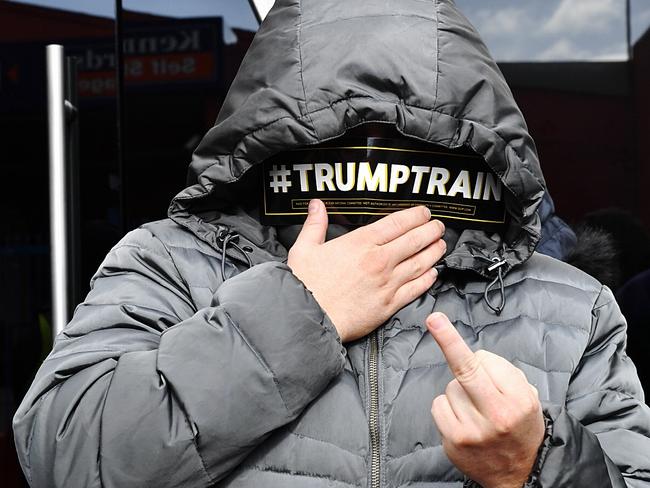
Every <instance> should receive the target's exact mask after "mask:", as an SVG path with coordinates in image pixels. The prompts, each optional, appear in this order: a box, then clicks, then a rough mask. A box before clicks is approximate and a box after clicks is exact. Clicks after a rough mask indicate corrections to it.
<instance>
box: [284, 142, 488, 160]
mask: <svg viewBox="0 0 650 488" xmlns="http://www.w3.org/2000/svg"><path fill="white" fill-rule="evenodd" d="M341 149H355V150H356V149H375V150H377V151H394V152H405V153H419V154H436V155H438V156H451V157H453V158H465V159H480V160H482V161H485V159H483V158H482V157H481V156H479V155H476V156H474V155H471V154H454V153H446V152H440V151H426V150H423V149H402V148H396V147H381V146H337V147H318V148H316V147H311V148H310V147H301V148H297V149H290V150H289V151H288V152H300V151H303V152H304V151H314V152H318V151H323V150H338V151H340V150H341Z"/></svg>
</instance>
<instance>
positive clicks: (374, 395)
mask: <svg viewBox="0 0 650 488" xmlns="http://www.w3.org/2000/svg"><path fill="white" fill-rule="evenodd" d="M378 336H379V333H378V332H377V331H376V330H375V331H374V332H373V333H372V335H371V336H370V354H369V355H368V382H369V384H370V409H369V415H368V423H369V427H370V453H371V454H370V488H379V486H380V474H381V469H380V448H381V441H380V438H379V372H378V369H379V368H378V363H379V338H378Z"/></svg>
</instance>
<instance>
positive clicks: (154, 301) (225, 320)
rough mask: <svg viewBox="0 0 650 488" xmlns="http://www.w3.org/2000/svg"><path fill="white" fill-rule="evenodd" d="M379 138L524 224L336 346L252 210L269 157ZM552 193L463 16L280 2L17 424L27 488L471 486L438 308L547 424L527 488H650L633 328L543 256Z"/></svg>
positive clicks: (107, 264)
mask: <svg viewBox="0 0 650 488" xmlns="http://www.w3.org/2000/svg"><path fill="white" fill-rule="evenodd" d="M370 121H374V122H385V123H387V124H392V125H394V126H395V127H396V128H397V129H398V130H399V131H401V132H402V133H403V134H404V135H406V136H408V137H414V138H416V139H420V140H423V141H430V142H432V143H436V144H442V145H444V146H448V147H458V146H463V145H464V146H469V147H471V148H473V149H474V150H475V151H476V152H477V153H479V154H480V155H482V156H483V157H484V158H485V160H486V161H487V163H488V164H489V165H490V166H491V167H492V168H493V170H494V171H495V172H496V173H497V174H498V175H499V176H500V177H501V179H502V181H503V183H504V186H505V188H506V189H507V191H506V192H504V193H506V194H507V195H506V203H507V209H508V212H509V215H510V224H509V227H508V229H507V231H506V232H504V234H503V235H496V234H495V235H486V234H485V233H483V232H477V231H465V232H464V233H463V234H462V235H460V236H459V238H458V240H457V242H456V244H455V246H453V247H452V248H451V249H450V252H449V253H448V255H447V256H446V258H445V259H444V260H443V261H442V262H441V263H440V265H439V266H440V270H441V274H440V279H439V281H438V283H437V284H436V285H435V286H434V287H433V288H432V289H431V290H429V292H428V293H426V294H424V295H422V296H421V297H420V298H418V299H417V300H415V301H414V302H413V303H411V304H409V305H408V306H407V307H405V308H403V309H402V310H400V311H399V312H398V313H397V314H395V315H394V316H393V317H392V318H391V319H390V320H388V321H387V322H386V323H385V324H384V325H383V326H382V327H380V328H379V329H378V330H377V331H376V332H375V333H373V334H372V335H371V336H370V337H367V338H364V339H361V340H359V341H356V342H353V343H350V344H346V345H345V347H343V346H342V345H341V343H340V341H339V338H338V335H337V333H336V330H335V329H334V327H333V325H332V323H331V322H330V320H329V318H328V317H327V315H326V314H325V313H324V312H323V310H322V309H321V308H320V306H319V305H318V303H317V302H316V301H315V299H314V298H313V296H312V295H311V293H310V292H309V291H308V290H307V289H306V288H305V287H304V286H303V284H302V283H301V282H300V281H299V280H298V279H297V278H296V277H295V276H294V275H293V274H292V273H291V271H290V270H289V268H288V267H287V266H286V264H285V261H286V255H287V250H286V248H285V247H284V246H283V245H282V244H281V243H280V242H279V241H278V239H277V234H276V231H275V229H274V228H270V227H265V226H262V225H261V224H260V223H259V221H258V220H257V219H256V218H255V210H254V205H253V204H248V203H247V202H246V200H247V199H249V198H250V195H251V193H250V189H249V188H250V185H253V187H254V188H256V187H257V186H259V185H257V184H256V183H255V181H256V174H257V173H256V171H257V169H258V168H259V163H260V162H261V161H263V160H264V159H265V158H268V157H269V156H271V155H272V154H275V153H277V152H279V151H282V150H286V149H288V148H292V147H297V146H304V145H308V144H316V143H319V142H321V141H325V140H327V139H331V138H334V137H337V136H340V135H341V134H343V133H344V132H345V131H346V129H347V128H350V127H353V126H356V125H358V124H361V123H364V122H370ZM256 168H257V169H256ZM153 180H155V175H152V181H153ZM143 191H151V190H150V189H143ZM543 194H544V182H543V178H542V174H541V172H540V169H539V164H538V161H537V156H536V151H535V147H534V144H533V141H532V140H531V138H530V136H529V135H528V132H527V130H526V125H525V123H524V120H523V118H522V116H521V113H520V112H519V110H518V108H517V106H516V104H515V102H514V101H513V98H512V95H511V93H510V90H509V89H508V87H507V85H506V83H505V82H504V80H503V78H502V76H501V74H500V73H499V70H498V69H497V67H496V65H495V63H494V62H493V61H492V59H491V58H490V56H489V54H488V52H487V50H486V48H485V47H484V45H483V44H482V42H481V41H480V39H479V37H478V35H477V34H476V32H475V31H474V29H473V28H472V27H471V26H470V24H469V23H468V22H467V20H465V18H464V17H463V16H462V15H461V14H460V13H459V12H458V11H457V9H456V7H455V6H454V4H453V2H451V1H449V0H437V1H433V0H402V1H399V2H398V1H386V0H366V1H364V2H342V1H334V0H278V1H277V2H276V6H275V7H274V9H273V10H272V11H271V13H270V15H269V16H268V17H267V19H266V20H265V22H264V24H263V25H262V27H261V29H260V31H259V33H258V34H257V36H256V38H255V40H254V42H253V45H252V46H251V49H250V51H249V53H248V54H247V56H246V58H245V59H244V61H243V64H242V66H241V69H240V71H239V74H238V76H237V78H236V80H235V82H234V84H233V86H232V88H231V90H230V93H229V95H228V97H227V100H226V102H225V105H224V107H223V109H222V111H221V113H220V115H219V118H218V120H217V122H216V125H215V126H214V128H212V129H211V130H210V131H209V132H208V133H207V135H206V136H205V138H204V139H203V141H202V142H201V144H200V146H199V147H198V148H197V150H196V151H195V154H194V157H193V161H192V164H191V167H190V172H189V185H188V187H187V188H186V189H185V190H184V191H183V192H182V193H180V194H179V195H178V196H177V197H176V198H175V199H174V200H173V202H172V204H171V206H170V209H169V217H170V218H169V219H166V220H162V221H159V222H152V223H149V224H146V225H144V226H142V227H141V228H139V229H137V230H135V231H133V232H130V233H129V234H128V235H126V236H125V237H124V238H123V239H122V240H121V241H120V242H119V243H118V244H117V245H116V246H115V248H114V249H113V250H112V251H111V252H110V253H109V254H108V256H107V257H106V259H105V260H104V262H103V263H102V265H101V267H100V268H99V270H98V271H97V273H96V274H95V276H94V277H93V279H92V290H91V291H90V293H89V295H88V296H87V298H86V300H85V301H84V302H83V303H82V304H80V305H79V306H78V307H77V309H76V311H75V314H74V317H73V319H72V321H71V322H70V324H68V326H67V328H66V329H65V330H64V331H63V332H62V333H61V335H60V336H59V337H58V338H57V340H56V344H55V347H54V350H53V351H52V353H51V354H50V355H49V357H48V358H47V360H46V361H45V362H44V364H43V365H42V367H41V368H40V370H39V372H38V374H37V376H36V378H35V380H34V383H33V385H32V387H31V389H30V390H29V392H28V394H27V396H26V397H25V399H24V400H23V402H22V404H21V406H20V408H19V410H18V412H17V413H16V416H15V420H14V432H15V438H16V443H17V447H18V452H19V455H20V460H21V463H22V466H23V469H24V471H25V474H26V476H27V477H28V479H29V481H30V483H31V484H32V486H34V487H46V486H47V487H49V486H55V487H66V488H70V487H77V486H78V487H119V488H124V487H149V486H150V487H157V488H160V487H172V486H185V487H208V486H220V487H230V488H235V487H242V488H243V487H266V488H272V487H298V486H300V487H313V488H324V487H330V488H332V487H336V488H344V487H351V486H355V487H356V486H358V487H373V488H374V487H386V488H388V487H391V488H397V487H409V488H424V487H443V486H461V485H462V483H463V480H464V478H463V475H462V474H461V473H460V472H458V470H456V469H455V468H454V466H453V465H452V464H451V463H450V462H449V460H448V459H447V457H446V456H445V454H444V451H443V449H442V447H441V444H440V435H439V433H438V431H437V430H436V428H435V425H434V424H433V422H432V419H431V414H430V408H431V402H432V400H433V398H434V397H435V396H437V395H439V394H441V393H443V392H444V390H445V387H446V385H447V383H448V382H449V381H450V380H451V374H450V372H449V370H448V368H447V365H446V363H445V360H444V358H443V356H442V354H441V352H440V350H439V348H438V347H437V346H436V345H435V343H434V341H433V339H432V338H431V336H430V335H429V334H428V333H427V331H426V328H425V326H424V321H425V318H426V316H427V315H428V314H429V313H431V312H432V311H434V310H436V311H442V312H445V313H446V314H447V315H448V316H449V317H450V318H451V320H452V321H453V323H454V324H455V326H456V327H457V328H458V330H459V331H460V333H461V334H462V336H463V337H464V338H465V340H466V341H467V342H468V344H469V345H470V346H471V347H472V348H474V349H478V348H482V349H487V350H490V351H493V352H495V353H497V354H499V355H501V356H503V357H505V358H507V359H508V360H510V361H511V362H512V363H513V364H515V365H516V366H518V367H519V368H521V369H522V370H523V371H524V372H525V374H526V376H527V377H528V380H529V381H530V382H531V383H532V384H534V385H535V386H536V387H537V389H538V390H539V393H540V397H541V400H542V402H543V405H544V410H545V413H546V416H547V417H548V418H549V420H550V422H549V425H548V433H547V438H546V440H545V442H544V445H543V447H542V449H541V450H540V454H539V457H538V460H537V464H536V467H535V470H534V471H535V472H534V473H532V474H533V476H532V479H531V483H530V484H531V485H534V484H536V485H539V486H543V487H549V488H550V487H554V488H557V487H564V486H570V487H578V486H588V487H591V488H597V487H624V486H628V487H635V488H642V487H643V488H647V487H650V438H649V436H650V412H649V411H648V409H647V407H645V406H644V404H643V392H642V390H641V387H640V384H639V381H638V379H637V376H636V373H635V368H634V365H633V364H632V362H631V361H630V360H629V358H628V357H627V356H626V354H625V321H624V319H623V317H622V315H621V313H620V311H619V309H618V306H617V305H616V302H615V301H614V299H613V297H612V294H611V292H610V291H609V290H608V289H607V288H605V287H602V286H601V285H600V284H599V283H597V282H596V281H595V280H593V279H592V278H590V277H588V276H587V275H585V274H584V273H582V272H580V271H578V270H576V269H575V268H572V267H570V266H568V265H566V264H563V263H561V262H559V261H557V260H555V259H552V258H550V257H546V256H542V255H540V254H537V253H535V252H534V249H535V245H536V243H537V241H538V239H539V229H540V222H539V217H538V213H537V207H538V205H539V202H540V201H541V199H542V196H543ZM235 233H236V234H237V235H238V237H237V236H236V235H235ZM224 259H225V260H224ZM493 260H505V262H506V264H505V266H503V267H502V268H500V269H502V271H503V272H504V274H505V276H504V293H505V299H506V303H505V308H504V310H503V312H502V313H501V314H500V315H496V314H495V313H494V312H493V311H492V310H491V309H490V308H489V307H488V306H487V303H486V301H485V299H484V291H485V289H486V286H487V285H488V283H489V282H490V281H492V280H493V279H494V277H495V275H494V272H490V271H489V270H488V268H489V266H490V265H491V264H492V262H493ZM222 264H223V265H224V275H225V276H224V277H225V278H227V279H226V280H225V281H224V280H223V279H222V272H221V266H222ZM323 272H327V270H323ZM489 298H490V299H491V301H492V302H496V303H500V300H499V291H498V290H496V291H493V292H491V294H490V295H489Z"/></svg>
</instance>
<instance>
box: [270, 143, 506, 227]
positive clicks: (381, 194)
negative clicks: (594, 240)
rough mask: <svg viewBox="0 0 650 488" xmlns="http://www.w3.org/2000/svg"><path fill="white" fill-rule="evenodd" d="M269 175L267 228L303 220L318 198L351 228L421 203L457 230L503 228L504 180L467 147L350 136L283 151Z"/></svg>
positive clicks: (273, 161)
mask: <svg viewBox="0 0 650 488" xmlns="http://www.w3.org/2000/svg"><path fill="white" fill-rule="evenodd" d="M263 173H264V178H263V182H264V183H263V184H264V188H263V192H262V193H263V195H262V212H261V217H262V221H263V223H265V224H266V225H289V224H299V223H303V222H304V220H305V216H306V215H307V206H308V205H309V201H310V200H311V199H314V198H318V199H320V200H322V201H323V202H324V203H325V205H326V207H327V211H328V214H329V215H330V221H335V222H339V223H344V224H349V225H363V224H366V223H368V222H370V221H372V220H376V219H378V218H381V217H382V216H384V215H387V214H389V213H391V212H395V211H398V210H402V209H405V208H409V207H412V206H415V205H426V206H427V207H429V209H430V210H431V213H432V215H433V217H435V218H438V219H440V220H442V221H443V222H445V223H446V224H447V225H455V226H457V227H463V228H470V227H472V228H479V229H485V230H497V229H498V228H499V227H500V226H501V225H502V224H503V223H504V222H505V215H506V212H505V204H504V199H503V197H504V195H503V185H502V183H501V180H500V179H499V177H498V176H497V175H496V174H495V173H493V172H492V171H491V170H490V168H489V167H488V166H487V164H486V163H485V161H484V160H483V158H481V157H480V156H478V155H476V154H474V153H470V152H469V151H467V150H465V149H463V150H455V151H454V150H448V149H445V148H440V147H439V146H434V145H430V144H417V143H415V144H410V143H408V142H406V141H403V140H397V141H396V140H392V139H379V138H368V139H361V140H350V139H347V140H346V141H345V144H340V143H339V145H333V144H332V145H330V146H318V147H311V148H303V149H297V150H293V151H288V152H284V153H281V154H278V155H276V156H274V157H272V158H270V159H268V160H266V161H265V162H264V163H263Z"/></svg>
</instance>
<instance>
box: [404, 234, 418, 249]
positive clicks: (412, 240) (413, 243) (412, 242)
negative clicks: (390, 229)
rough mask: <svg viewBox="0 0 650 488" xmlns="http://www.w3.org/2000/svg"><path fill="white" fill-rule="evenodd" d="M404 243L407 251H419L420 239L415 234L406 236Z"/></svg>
mask: <svg viewBox="0 0 650 488" xmlns="http://www.w3.org/2000/svg"><path fill="white" fill-rule="evenodd" d="M406 242H407V245H408V247H409V249H420V248H421V247H422V237H421V236H420V235H419V234H418V233H416V232H411V233H409V234H407V238H406Z"/></svg>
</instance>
